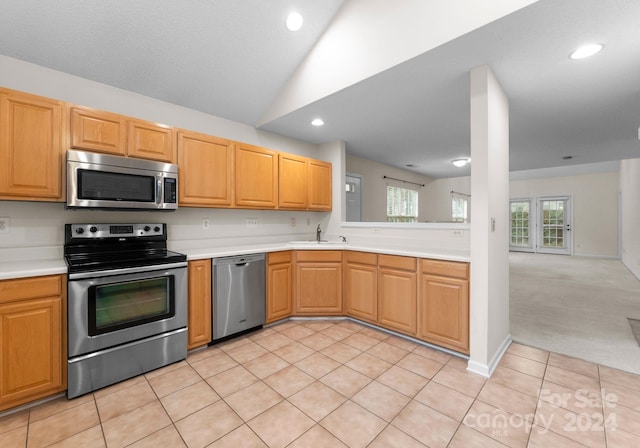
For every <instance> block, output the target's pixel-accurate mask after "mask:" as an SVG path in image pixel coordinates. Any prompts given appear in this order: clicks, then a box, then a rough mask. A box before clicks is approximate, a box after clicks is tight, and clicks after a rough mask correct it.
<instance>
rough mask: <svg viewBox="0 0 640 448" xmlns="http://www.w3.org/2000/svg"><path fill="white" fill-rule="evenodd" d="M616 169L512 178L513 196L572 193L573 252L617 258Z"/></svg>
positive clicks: (570, 194) (511, 196)
mask: <svg viewBox="0 0 640 448" xmlns="http://www.w3.org/2000/svg"><path fill="white" fill-rule="evenodd" d="M618 188H619V176H618V173H617V172H609V173H596V174H584V175H579V176H564V177H549V178H544V179H528V180H513V181H511V183H510V187H509V197H510V198H536V197H543V196H571V197H572V207H573V228H572V235H573V253H574V255H583V256H597V257H614V258H617V257H618Z"/></svg>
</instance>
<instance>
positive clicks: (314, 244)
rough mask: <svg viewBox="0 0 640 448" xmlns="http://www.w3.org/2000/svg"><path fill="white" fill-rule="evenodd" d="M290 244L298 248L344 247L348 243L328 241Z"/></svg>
mask: <svg viewBox="0 0 640 448" xmlns="http://www.w3.org/2000/svg"><path fill="white" fill-rule="evenodd" d="M289 244H293V245H297V246H344V245H345V244H347V243H343V242H342V241H327V240H320V241H316V240H304V241H289Z"/></svg>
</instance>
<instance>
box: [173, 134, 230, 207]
mask: <svg viewBox="0 0 640 448" xmlns="http://www.w3.org/2000/svg"><path fill="white" fill-rule="evenodd" d="M178 172H179V176H178V182H179V185H178V204H179V206H180V207H182V206H192V207H231V204H232V201H233V194H232V189H233V144H232V143H231V142H230V141H229V140H225V139H222V138H217V137H213V136H210V135H205V134H199V133H196V132H189V131H178Z"/></svg>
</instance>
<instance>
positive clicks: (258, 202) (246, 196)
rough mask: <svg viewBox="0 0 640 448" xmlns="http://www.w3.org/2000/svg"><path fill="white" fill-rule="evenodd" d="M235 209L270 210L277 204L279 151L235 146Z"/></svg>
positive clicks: (239, 144)
mask: <svg viewBox="0 0 640 448" xmlns="http://www.w3.org/2000/svg"><path fill="white" fill-rule="evenodd" d="M235 165H236V169H235V186H236V188H235V206H236V207H238V208H262V209H271V208H276V207H277V205H278V152H277V151H273V150H271V149H266V148H261V147H258V146H253V145H248V144H246V143H236V147H235Z"/></svg>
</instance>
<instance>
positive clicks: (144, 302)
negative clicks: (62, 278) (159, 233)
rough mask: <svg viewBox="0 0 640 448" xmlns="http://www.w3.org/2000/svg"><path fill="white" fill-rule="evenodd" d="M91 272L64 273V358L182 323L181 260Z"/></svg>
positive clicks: (183, 272) (183, 289)
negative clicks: (77, 275)
mask: <svg viewBox="0 0 640 448" xmlns="http://www.w3.org/2000/svg"><path fill="white" fill-rule="evenodd" d="M141 270H142V271H143V272H140V271H141ZM92 275H93V276H92V277H90V278H74V275H70V276H69V281H68V327H69V358H71V357H74V356H79V355H84V354H87V353H92V352H95V351H98V350H103V349H105V348H109V347H115V346H117V345H120V344H124V343H128V342H133V341H137V340H139V339H143V338H146V337H151V336H155V335H158V334H162V333H165V332H168V331H171V330H176V329H179V328H184V327H186V325H187V268H186V263H176V264H173V265H171V267H167V266H165V267H164V268H163V267H162V266H153V267H149V266H146V267H143V268H132V269H121V270H118V274H115V275H109V274H108V272H103V271H101V272H97V273H92ZM97 275H100V276H97ZM85 276H87V274H86V273H85V274H82V275H80V277H85Z"/></svg>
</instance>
